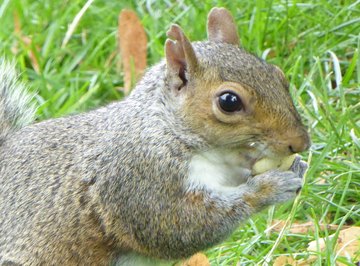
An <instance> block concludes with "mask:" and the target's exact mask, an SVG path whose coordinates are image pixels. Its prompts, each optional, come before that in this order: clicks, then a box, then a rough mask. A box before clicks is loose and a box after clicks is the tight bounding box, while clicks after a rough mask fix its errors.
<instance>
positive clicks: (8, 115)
mask: <svg viewBox="0 0 360 266" xmlns="http://www.w3.org/2000/svg"><path fill="white" fill-rule="evenodd" d="M31 98H32V97H31V96H30V95H29V93H28V92H27V89H26V86H25V85H24V84H23V83H22V82H20V81H19V80H18V76H17V74H16V71H15V67H14V64H10V63H8V62H6V61H4V60H3V59H1V58H0V143H1V142H2V141H3V140H4V139H5V137H6V136H7V135H8V134H9V133H11V132H12V131H14V130H16V129H19V128H21V127H23V126H25V125H27V124H29V123H31V122H32V121H33V120H34V117H35V110H36V109H35V107H34V105H33V104H31V102H30V101H31Z"/></svg>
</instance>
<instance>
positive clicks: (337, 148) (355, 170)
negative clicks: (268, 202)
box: [0, 0, 360, 265]
mask: <svg viewBox="0 0 360 266" xmlns="http://www.w3.org/2000/svg"><path fill="white" fill-rule="evenodd" d="M85 2H86V1H79V0H71V1H70V0H65V1H50V0H40V1H31V0H11V1H10V0H3V1H2V2H0V25H1V28H0V53H1V54H4V55H5V56H6V57H7V58H8V59H12V58H14V59H15V61H16V63H17V66H18V69H19V70H20V71H21V72H22V78H23V79H24V80H26V81H29V84H30V85H31V89H32V90H33V91H37V93H38V94H37V97H36V98H35V101H36V102H37V104H38V105H39V110H38V119H39V120H42V119H46V118H50V117H58V116H63V115H66V114H70V113H75V112H81V111H85V110H88V109H90V108H94V107H96V106H100V105H104V104H106V103H108V102H110V101H113V100H116V99H121V98H122V97H123V95H122V93H121V92H120V90H118V88H120V87H122V86H123V75H122V73H121V71H118V70H117V68H116V65H117V60H118V59H119V58H118V55H117V54H116V49H117V43H116V34H117V17H118V14H119V12H120V10H121V9H122V8H125V7H126V8H132V9H134V10H135V11H136V12H137V14H138V15H139V17H140V18H141V20H142V23H143V25H144V27H145V29H146V33H147V35H148V39H149V43H148V62H149V64H153V63H155V62H157V61H158V60H159V59H160V58H161V57H162V56H163V54H164V49H163V44H164V41H165V39H166V37H165V32H166V31H167V29H168V28H169V25H170V24H171V23H178V24H180V25H182V27H183V29H184V30H185V32H186V33H187V35H188V36H189V37H190V39H192V40H201V39H204V38H206V31H205V24H206V15H207V12H208V11H209V10H210V9H211V7H212V6H215V5H217V6H224V7H227V8H228V9H230V10H231V12H232V13H233V15H234V17H235V20H236V22H237V25H238V29H239V32H240V36H241V40H242V46H243V47H245V48H246V49H248V50H249V51H251V52H252V53H254V54H257V55H258V56H262V57H266V59H267V60H268V61H269V62H271V63H274V64H277V65H279V66H281V68H282V69H284V71H285V73H286V75H287V77H288V78H289V80H290V81H291V92H292V94H293V96H294V99H295V102H296V105H297V106H298V107H299V110H300V112H301V114H302V116H303V119H304V123H305V124H306V125H307V126H308V127H309V131H310V133H311V136H312V142H313V144H312V147H311V150H310V151H309V152H308V153H307V154H304V155H305V156H308V158H309V159H308V160H309V163H310V166H311V167H310V169H309V171H308V174H307V177H306V185H305V187H304V189H303V190H302V193H301V195H300V197H299V198H298V199H297V200H296V201H295V204H294V205H293V204H292V203H288V204H283V205H281V206H277V207H272V208H270V209H268V210H266V211H264V212H262V213H261V214H258V215H256V216H254V217H253V218H252V219H250V220H249V221H248V222H246V223H244V224H243V225H241V226H240V227H239V229H238V230H237V231H236V232H235V233H234V234H233V235H232V236H231V237H230V238H229V239H228V240H227V241H226V242H224V243H222V244H220V245H218V246H217V247H214V248H213V249H211V250H208V251H207V255H208V256H209V258H210V259H211V262H212V264H213V265H237V264H239V265H254V264H256V263H258V264H261V263H263V262H264V258H269V259H271V260H273V259H274V258H276V256H278V255H280V254H294V255H297V256H298V257H305V258H306V257H308V256H309V253H308V252H307V251H306V248H307V244H308V242H309V241H312V240H314V239H317V238H319V237H324V236H327V235H330V234H332V233H334V232H333V231H327V230H325V231H322V230H317V231H316V232H315V233H308V234H307V235H300V234H296V235H295V234H291V233H289V232H287V231H285V232H284V234H282V235H279V234H278V233H269V232H266V231H265V230H266V228H267V227H268V225H269V224H270V223H271V221H272V220H273V219H289V221H290V222H291V221H294V220H299V221H309V220H312V221H314V222H315V223H317V224H318V223H329V224H346V225H352V226H356V225H357V226H360V164H359V161H360V103H359V102H360V101H359V100H360V55H359V48H360V2H359V1H350V0H342V1H336V0H330V1H325V0H318V1H315V0H311V1H305V0H304V1H303V2H300V1H299V2H297V1H285V0H283V1H279V0H268V1H266V0H258V1H192V0H184V1H177V2H175V1H150V0H148V1H105V0H103V1H99V0H96V1H94V2H93V4H92V5H91V6H90V8H89V9H88V10H87V11H86V13H85V14H84V15H83V17H82V18H81V20H80V23H79V25H78V26H77V28H76V30H75V32H74V34H73V35H72V36H71V39H70V40H69V42H68V43H67V45H66V46H65V47H62V42H63V39H64V37H65V33H66V31H67V27H68V25H69V24H70V23H71V22H72V20H73V19H74V17H75V16H76V14H77V13H78V12H79V11H80V9H81V8H82V7H83V6H84V4H85ZM15 18H17V20H18V21H19V23H20V25H21V32H22V35H23V36H27V37H29V38H31V40H32V44H31V45H26V44H25V43H24V42H23V41H22V38H21V37H20V35H19V33H17V32H16V31H15V28H14V19H15ZM30 51H31V52H32V53H33V54H34V55H35V57H36V60H37V62H38V64H39V71H36V70H34V68H33V66H32V64H31V60H30V58H29V52H30ZM332 248H333V242H332V241H330V240H329V241H327V249H326V250H325V251H324V252H319V253H317V258H318V259H317V261H316V262H314V265H335V264H334V263H335V260H336V254H335V252H333V251H332ZM338 259H339V258H338ZM341 260H342V261H343V262H346V260H345V259H344V258H342V259H341ZM357 261H360V258H359V257H358V258H357ZM347 263H348V265H352V264H351V263H350V262H347Z"/></svg>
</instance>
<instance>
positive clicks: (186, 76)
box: [165, 8, 310, 156]
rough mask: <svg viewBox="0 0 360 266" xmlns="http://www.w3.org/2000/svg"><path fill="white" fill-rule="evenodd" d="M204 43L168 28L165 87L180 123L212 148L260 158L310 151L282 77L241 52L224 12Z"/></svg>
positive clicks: (213, 18)
mask: <svg viewBox="0 0 360 266" xmlns="http://www.w3.org/2000/svg"><path fill="white" fill-rule="evenodd" d="M207 27H208V29H207V30H208V41H204V42H195V43H191V42H190V41H189V40H188V39H187V37H186V36H185V34H184V33H183V31H182V30H181V28H180V27H179V26H177V25H172V26H171V28H170V30H169V31H168V33H167V35H168V37H169V38H170V39H168V40H167V41H166V46H165V52H166V82H167V84H168V86H167V87H169V88H170V89H171V90H172V94H173V96H174V97H176V98H177V102H178V103H179V104H180V105H181V106H180V109H181V114H183V116H184V117H183V119H184V121H185V122H186V123H187V124H188V125H189V126H190V127H191V129H192V130H193V131H194V132H196V134H198V135H201V136H202V137H203V138H204V139H205V140H206V141H207V142H208V143H209V144H210V145H211V146H215V147H227V148H230V149H233V148H234V149H237V148H239V149H245V150H248V151H252V152H254V151H255V150H256V152H259V153H260V155H259V156H287V155H289V154H292V153H297V152H302V151H304V150H306V149H307V148H308V147H309V143H310V140H309V136H308V133H307V131H306V129H305V128H304V126H303V124H302V122H301V120H300V116H299V114H298V112H297V111H296V109H295V107H294V104H293V101H292V99H291V96H290V93H289V85H288V82H287V80H286V78H285V75H284V73H283V72H282V71H281V70H280V69H279V68H278V67H276V66H274V65H271V64H268V63H266V62H265V61H264V60H262V59H259V58H257V57H255V56H253V55H251V54H249V53H247V52H246V51H244V50H243V49H241V48H239V46H240V40H239V37H238V33H237V30H236V25H235V23H234V20H233V18H232V16H231V14H230V13H229V11H227V10H226V9H224V8H213V9H212V10H211V11H210V13H209V16H208V25H207Z"/></svg>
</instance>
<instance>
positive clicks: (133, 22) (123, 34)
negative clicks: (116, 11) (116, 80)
mask: <svg viewBox="0 0 360 266" xmlns="http://www.w3.org/2000/svg"><path fill="white" fill-rule="evenodd" d="M118 38H119V39H118V41H119V52H120V55H121V59H122V64H123V70H124V93H125V94H129V92H130V90H131V88H132V87H133V85H134V84H135V83H136V81H137V80H138V79H139V78H140V77H141V75H142V74H143V72H144V70H145V68H146V46H147V37H146V34H145V30H144V27H143V26H142V25H141V23H140V20H139V19H138V17H137V16H136V14H135V12H134V11H131V10H126V9H125V10H122V11H121V13H120V16H119V30H118Z"/></svg>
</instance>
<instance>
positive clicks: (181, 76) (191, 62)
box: [165, 24, 198, 90]
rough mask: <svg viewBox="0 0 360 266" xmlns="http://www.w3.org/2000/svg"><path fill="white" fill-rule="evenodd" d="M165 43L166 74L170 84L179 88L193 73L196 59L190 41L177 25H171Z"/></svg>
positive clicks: (196, 63)
mask: <svg viewBox="0 0 360 266" xmlns="http://www.w3.org/2000/svg"><path fill="white" fill-rule="evenodd" d="M167 36H168V37H169V38H171V39H167V40H166V43H165V54H166V66H167V76H168V81H169V83H170V86H171V87H172V88H174V89H176V90H180V89H181V88H183V87H184V86H186V84H187V82H188V78H189V76H191V75H192V74H193V73H195V71H196V68H197V67H198V61H197V58H196V55H195V52H194V49H193V47H192V45H191V43H190V41H189V40H188V39H187V38H186V36H185V34H184V33H183V31H182V29H181V28H180V27H179V26H178V25H175V24H174V25H172V26H171V28H170V30H169V31H168V32H167Z"/></svg>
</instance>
